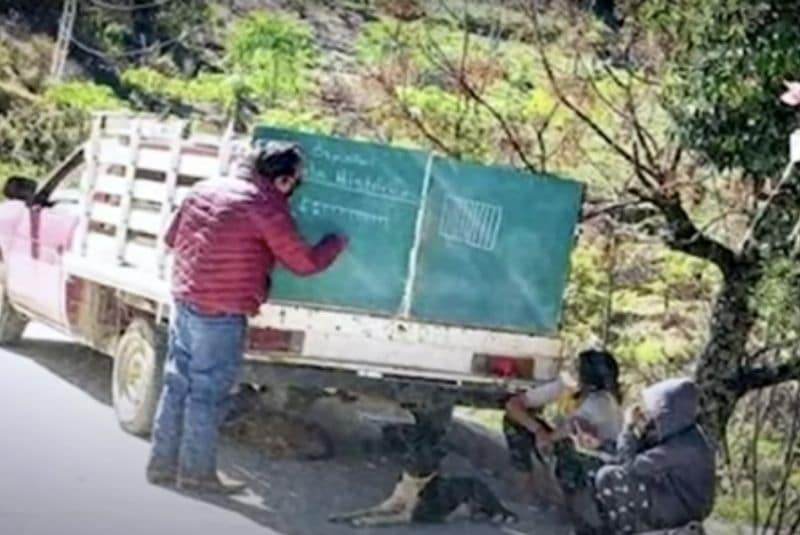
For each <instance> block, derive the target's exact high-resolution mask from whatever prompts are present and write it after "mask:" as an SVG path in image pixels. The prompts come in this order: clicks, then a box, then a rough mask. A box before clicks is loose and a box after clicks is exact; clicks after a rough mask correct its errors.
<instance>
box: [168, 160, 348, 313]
mask: <svg viewBox="0 0 800 535" xmlns="http://www.w3.org/2000/svg"><path fill="white" fill-rule="evenodd" d="M247 174H248V170H247V168H246V167H243V168H240V169H239V170H238V172H237V174H236V177H234V178H224V179H215V180H207V181H203V182H200V183H198V184H197V185H196V186H195V187H194V188H193V189H192V191H191V192H190V193H189V195H188V196H187V197H186V199H185V200H184V201H183V204H182V205H181V207H180V209H179V210H178V211H177V213H176V214H175V216H174V217H173V219H172V222H171V223H170V226H169V229H168V230H167V234H166V236H165V241H166V243H167V245H168V246H169V247H171V248H172V249H173V251H174V265H173V272H172V293H173V295H174V296H175V298H176V299H180V300H182V301H186V302H188V303H191V304H193V305H195V306H196V307H198V308H199V309H200V310H201V311H203V312H206V313H209V314H218V313H227V314H237V313H242V314H255V313H256V312H258V309H259V307H260V305H261V303H263V302H264V301H265V300H266V298H267V296H268V293H269V276H270V274H271V273H272V270H273V268H274V267H275V260H276V259H277V260H278V261H279V262H280V263H281V264H282V265H283V266H285V267H286V268H287V269H289V270H290V271H292V272H293V273H295V274H297V275H303V276H306V275H313V274H315V273H319V272H320V271H323V270H324V269H325V268H327V267H328V266H329V265H331V264H332V263H333V261H334V260H335V259H336V257H337V256H338V255H339V253H340V252H341V251H342V250H343V249H344V247H345V241H344V240H342V239H340V238H338V237H336V236H327V237H326V238H324V239H323V240H322V241H321V242H320V243H319V244H317V245H316V246H315V247H311V246H310V245H308V244H307V243H306V242H305V241H304V240H303V238H302V237H301V236H300V234H299V233H298V231H297V228H296V226H295V223H294V220H293V218H292V215H291V213H290V211H289V204H288V202H287V201H286V199H285V198H284V196H283V195H282V194H281V193H280V192H278V191H277V190H276V189H275V188H274V187H273V186H272V185H271V184H269V183H268V182H267V181H264V180H249V179H247V176H246V175H247Z"/></svg>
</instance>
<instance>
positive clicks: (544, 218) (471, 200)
mask: <svg viewBox="0 0 800 535" xmlns="http://www.w3.org/2000/svg"><path fill="white" fill-rule="evenodd" d="M432 169H433V172H432V176H431V181H430V190H429V192H428V195H427V199H426V203H425V204H426V206H425V216H424V224H423V231H422V239H421V244H420V248H419V252H418V263H417V266H416V272H415V280H414V291H413V294H412V295H413V300H412V307H411V315H412V316H413V317H415V318H419V319H423V320H429V321H439V322H444V323H450V324H458V325H479V326H484V327H493V328H498V329H503V330H523V331H526V332H536V333H553V332H555V331H557V329H558V323H559V320H560V317H561V303H562V297H563V293H564V290H565V286H566V283H567V274H568V266H569V257H570V252H571V250H572V247H573V242H574V237H573V233H574V229H575V223H576V220H577V217H578V214H579V210H580V203H581V198H582V187H581V185H580V184H578V183H576V182H572V181H566V180H561V179H556V178H551V177H545V176H532V175H530V174H527V173H520V172H516V171H513V170H510V169H503V168H496V167H494V168H492V167H486V166H480V165H476V164H469V163H462V162H457V161H453V160H447V159H441V158H437V159H436V160H435V162H434V164H433V168H432Z"/></svg>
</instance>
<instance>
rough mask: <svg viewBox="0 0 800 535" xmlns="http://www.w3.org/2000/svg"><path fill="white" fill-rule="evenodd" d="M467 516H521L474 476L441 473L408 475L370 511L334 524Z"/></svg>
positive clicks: (496, 519)
mask: <svg viewBox="0 0 800 535" xmlns="http://www.w3.org/2000/svg"><path fill="white" fill-rule="evenodd" d="M464 513H466V514H467V515H468V517H469V518H470V519H471V520H476V521H480V520H489V521H491V522H493V523H497V524H510V523H514V522H516V521H517V516H516V515H515V514H514V513H513V512H511V511H509V510H508V509H506V508H505V507H504V506H503V504H502V503H500V500H498V499H497V497H496V496H495V495H494V493H493V492H492V491H491V489H489V487H488V486H487V485H486V484H485V483H484V482H483V481H480V480H479V479H476V478H474V477H445V476H440V475H439V474H438V473H437V472H433V473H432V474H430V475H427V476H422V477H415V476H412V475H411V474H409V473H408V472H404V473H403V474H402V475H401V476H400V480H399V481H398V482H397V485H396V486H395V488H394V492H393V493H392V495H391V496H389V498H388V499H387V500H386V501H384V502H383V503H381V504H379V505H377V506H376V507H371V508H369V509H362V510H359V511H353V512H350V513H344V514H339V515H334V516H331V517H330V519H329V520H330V521H331V522H347V523H350V524H351V525H353V526H355V527H371V526H390V525H395V524H410V523H415V522H419V523H431V522H446V521H448V520H450V519H451V518H453V517H456V516H459V515H460V514H464Z"/></svg>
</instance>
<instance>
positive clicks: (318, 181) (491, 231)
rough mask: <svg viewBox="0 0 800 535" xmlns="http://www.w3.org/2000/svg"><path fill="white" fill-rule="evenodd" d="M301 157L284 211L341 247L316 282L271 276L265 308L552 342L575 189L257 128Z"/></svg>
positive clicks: (424, 156) (576, 205)
mask: <svg viewBox="0 0 800 535" xmlns="http://www.w3.org/2000/svg"><path fill="white" fill-rule="evenodd" d="M268 140H289V141H294V142H297V143H299V144H300V145H301V146H302V147H303V149H304V152H305V156H306V169H305V175H306V183H305V185H304V186H303V187H302V188H300V190H299V191H298V193H297V194H296V195H295V198H293V199H292V207H293V212H294V214H295V217H296V219H297V221H298V225H299V227H300V230H301V232H302V233H303V234H304V235H305V237H306V238H307V239H308V240H310V241H315V240H317V239H319V238H320V237H322V236H323V235H324V234H326V233H328V232H340V233H343V234H345V235H346V236H347V237H348V238H349V239H350V247H349V249H348V251H347V252H346V253H345V255H344V256H343V257H342V258H341V259H339V260H338V261H337V262H336V264H335V265H334V266H333V267H332V268H331V269H330V270H328V271H326V272H325V273H324V274H322V275H318V276H315V277H310V278H297V277H295V276H293V275H291V274H290V273H288V272H286V271H280V270H279V271H278V272H277V273H276V275H275V278H274V281H273V283H274V284H273V292H272V298H273V300H276V301H279V302H288V303H302V304H304V305H307V306H315V307H321V308H326V307H329V308H336V309H343V310H351V311H357V312H362V313H367V314H375V315H383V316H392V317H404V318H409V319H419V320H425V321H430V322H435V323H443V324H450V325H460V326H471V327H483V328H494V329H501V330H506V331H517V332H525V333H534V334H552V333H554V332H555V331H557V329H558V324H559V321H560V318H561V301H562V296H563V293H564V290H565V286H566V282H567V276H568V274H569V256H570V252H571V250H572V247H573V244H574V237H573V234H574V231H575V226H576V224H577V219H578V213H579V210H580V202H581V196H582V187H581V185H580V184H578V183H576V182H573V181H569V180H563V179H559V178H555V177H549V176H534V175H530V174H527V173H521V172H518V171H514V170H511V169H507V168H499V167H488V166H481V165H477V164H470V163H463V162H457V161H453V160H448V159H444V158H432V156H430V155H429V154H428V153H424V152H419V151H410V150H403V149H395V148H390V147H386V146H382V145H376V144H372V143H362V142H355V141H348V140H344V139H338V138H333V137H327V136H318V135H311V134H303V133H298V132H292V131H287V130H279V129H272V128H258V129H257V130H256V133H255V142H256V143H261V142H264V141H268Z"/></svg>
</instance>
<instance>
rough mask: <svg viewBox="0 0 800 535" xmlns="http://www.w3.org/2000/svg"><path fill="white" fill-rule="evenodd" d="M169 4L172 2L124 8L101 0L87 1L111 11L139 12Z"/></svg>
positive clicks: (169, 0)
mask: <svg viewBox="0 0 800 535" xmlns="http://www.w3.org/2000/svg"><path fill="white" fill-rule="evenodd" d="M170 2H172V0H154V1H153V2H150V3H149V4H139V5H133V6H124V5H119V4H111V3H108V2H103V0H89V3H90V4H94V5H95V6H97V7H101V8H103V9H108V10H111V11H139V10H140V9H152V8H154V7H161V6H163V5H164V4H169V3H170Z"/></svg>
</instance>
